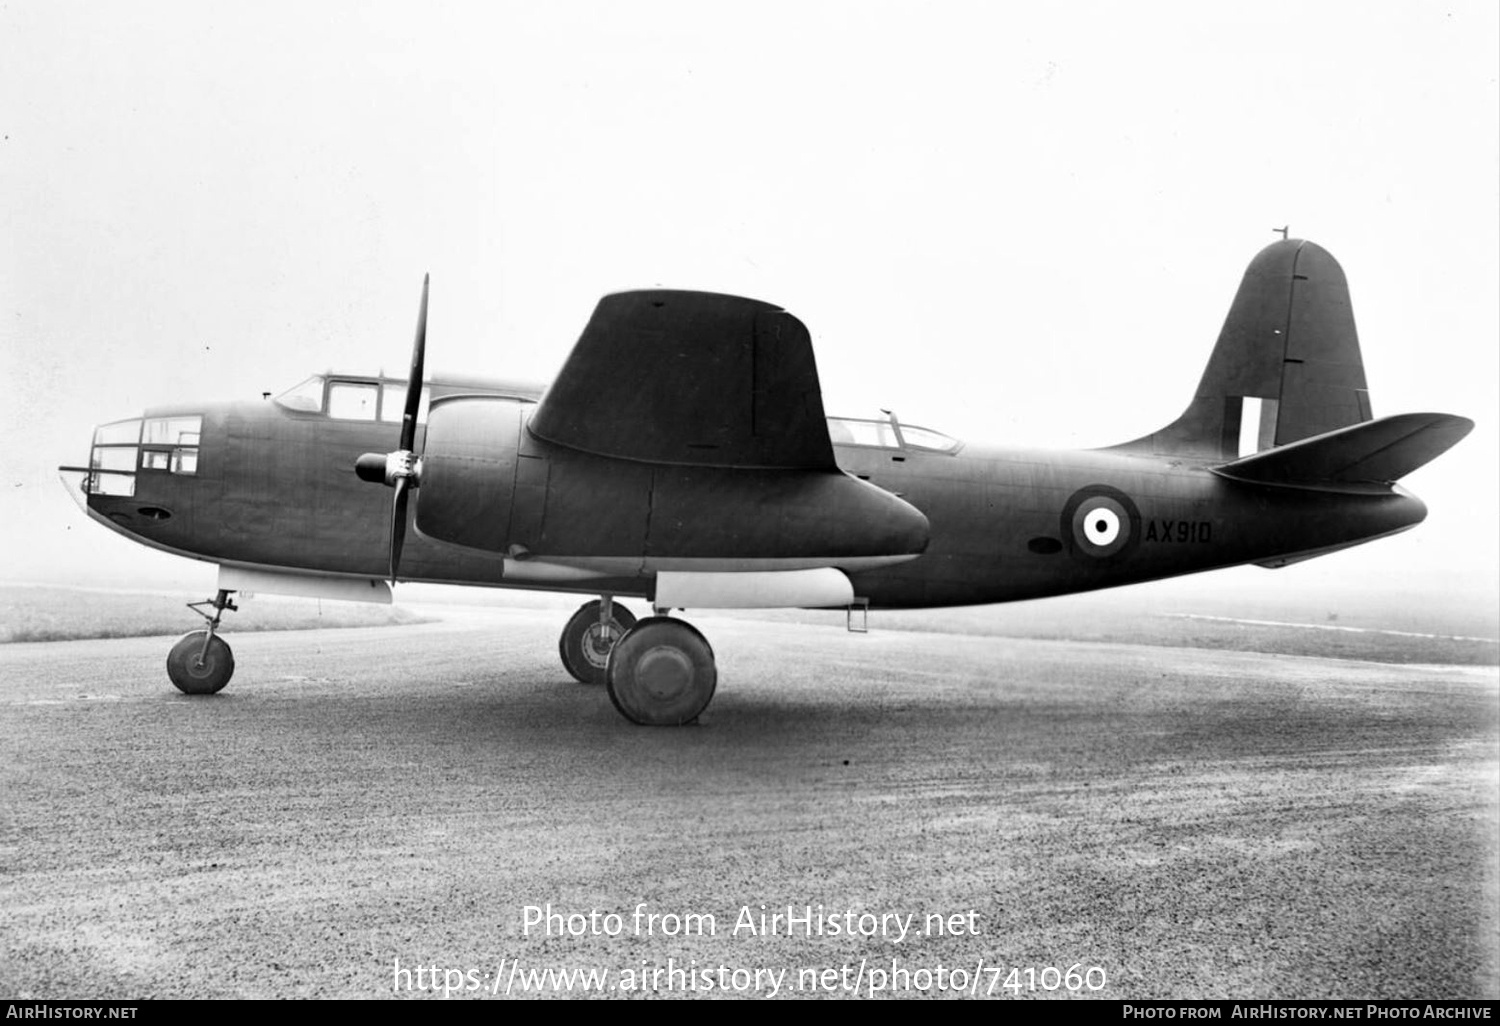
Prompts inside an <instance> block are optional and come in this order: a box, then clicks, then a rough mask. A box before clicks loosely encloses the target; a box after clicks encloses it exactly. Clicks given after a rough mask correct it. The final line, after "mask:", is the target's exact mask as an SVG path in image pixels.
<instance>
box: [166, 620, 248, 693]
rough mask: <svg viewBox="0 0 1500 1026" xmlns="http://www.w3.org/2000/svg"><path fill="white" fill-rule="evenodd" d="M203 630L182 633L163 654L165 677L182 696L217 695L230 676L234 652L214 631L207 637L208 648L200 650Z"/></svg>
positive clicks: (232, 671) (232, 668)
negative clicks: (177, 640) (164, 655)
mask: <svg viewBox="0 0 1500 1026" xmlns="http://www.w3.org/2000/svg"><path fill="white" fill-rule="evenodd" d="M207 633H208V632H207V631H194V632H193V633H191V634H185V635H183V637H182V640H181V641H179V642H177V644H175V645H173V646H172V651H171V652H170V653H169V654H168V655H167V676H168V677H171V678H172V683H173V684H176V685H177V690H178V691H181V692H182V693H183V694H185V695H213V694H217V693H218V692H220V691H222V690H224V685H225V684H228V683H229V678H230V677H233V676H234V653H233V652H231V651H230V650H229V646H228V645H227V644H226V643H225V642H224V639H223V638H221V637H219V636H218V635H217V634H215V635H214V636H213V637H211V638H209V639H208V651H207V652H205V651H204V650H203V636H204V635H205V634H207Z"/></svg>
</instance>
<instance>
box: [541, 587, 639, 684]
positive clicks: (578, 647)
mask: <svg viewBox="0 0 1500 1026" xmlns="http://www.w3.org/2000/svg"><path fill="white" fill-rule="evenodd" d="M634 626H635V617H634V616H632V615H631V613H630V610H628V609H626V608H625V607H624V606H620V605H616V604H615V603H614V600H613V599H612V598H611V597H610V596H608V595H606V596H604V597H603V598H602V599H600V600H599V601H598V602H587V603H584V604H583V605H582V606H580V607H579V609H578V612H576V613H574V614H573V617H572V619H570V620H569V621H568V625H567V626H566V627H564V628H563V632H562V637H560V638H559V639H558V640H557V651H558V653H559V654H560V655H561V656H562V664H563V666H564V667H566V668H567V671H568V672H569V673H571V674H572V675H573V678H574V679H575V680H577V681H578V682H579V683H581V684H603V683H604V677H605V668H606V667H607V666H608V665H609V653H610V651H611V650H612V649H613V648H614V647H615V645H616V644H618V643H619V641H620V639H621V638H622V637H624V636H625V633H626V632H627V631H628V630H630V628H632V627H634Z"/></svg>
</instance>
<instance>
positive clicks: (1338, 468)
mask: <svg viewBox="0 0 1500 1026" xmlns="http://www.w3.org/2000/svg"><path fill="white" fill-rule="evenodd" d="M1473 427H1474V422H1473V421H1471V420H1468V419H1467V418H1465V417H1455V416H1453V415H1451V414H1447V413H1403V414H1400V415H1398V416H1395V417H1382V418H1380V419H1379V420H1371V421H1366V422H1364V423H1362V424H1355V425H1353V426H1351V427H1346V428H1340V429H1338V430H1337V431H1329V432H1327V433H1325V434H1321V435H1315V436H1313V437H1312V438H1304V439H1302V440H1301V441H1298V442H1292V443H1290V444H1289V445H1283V446H1279V447H1277V448H1275V449H1268V450H1266V451H1265V452H1258V453H1256V454H1254V455H1253V456H1246V457H1245V458H1244V459H1239V460H1235V461H1234V462H1232V463H1226V464H1224V465H1222V466H1219V467H1215V468H1214V473H1216V474H1218V475H1219V476H1221V477H1227V478H1230V479H1232V480H1235V481H1246V482H1249V483H1252V484H1267V485H1281V486H1285V487H1292V488H1315V489H1323V490H1329V491H1368V490H1370V489H1372V488H1385V487H1388V486H1389V485H1390V484H1392V483H1393V482H1395V481H1398V480H1400V479H1401V478H1402V477H1405V476H1406V475H1407V474H1409V473H1411V472H1412V471H1413V470H1416V469H1417V468H1418V467H1420V466H1422V465H1424V464H1426V463H1427V462H1429V461H1430V460H1433V459H1436V458H1437V457H1438V456H1441V455H1442V454H1443V453H1445V452H1447V451H1448V450H1449V449H1450V448H1452V447H1453V446H1454V445H1455V444H1456V443H1457V442H1458V441H1459V440H1460V439H1462V438H1463V437H1464V436H1465V435H1467V434H1468V433H1469V432H1470V431H1471V430H1472V429H1473Z"/></svg>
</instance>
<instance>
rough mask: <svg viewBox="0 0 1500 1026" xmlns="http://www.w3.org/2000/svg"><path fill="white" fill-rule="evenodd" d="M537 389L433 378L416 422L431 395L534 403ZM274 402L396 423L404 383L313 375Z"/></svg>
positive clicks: (403, 401)
mask: <svg viewBox="0 0 1500 1026" xmlns="http://www.w3.org/2000/svg"><path fill="white" fill-rule="evenodd" d="M541 394H542V390H541V388H540V387H538V386H536V385H531V384H526V383H522V382H514V381H493V380H489V379H479V378H434V379H433V380H432V381H431V382H430V383H429V384H426V385H423V386H422V402H421V405H420V406H419V407H418V408H417V421H418V422H419V423H426V421H427V409H428V406H429V405H431V403H432V399H433V397H434V396H436V397H437V398H443V397H444V396H450V395H491V396H500V397H502V398H507V399H514V400H517V401H519V402H535V401H536V400H537V399H538V398H539V397H540V396H541ZM275 401H276V404H277V405H278V406H281V407H282V408H283V409H287V410H291V411H293V412H295V413H317V414H322V415H324V416H326V417H329V418H331V419H333V420H369V421H384V422H387V423H392V424H399V423H400V422H401V414H402V411H403V410H404V408H405V405H406V381H405V380H404V379H401V378H388V377H385V376H384V375H370V376H365V375H359V374H333V373H329V374H314V375H313V376H312V377H310V378H308V379H307V380H306V381H303V382H301V383H300V384H297V385H294V386H292V387H291V388H289V389H287V390H286V391H285V392H282V393H281V394H280V395H278V396H277V397H276V400H275Z"/></svg>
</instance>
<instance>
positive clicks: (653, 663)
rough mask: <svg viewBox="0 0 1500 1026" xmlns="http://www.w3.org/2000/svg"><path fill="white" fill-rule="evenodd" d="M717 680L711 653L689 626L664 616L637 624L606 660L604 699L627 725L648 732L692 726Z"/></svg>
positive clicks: (717, 674) (717, 672) (711, 695)
mask: <svg viewBox="0 0 1500 1026" xmlns="http://www.w3.org/2000/svg"><path fill="white" fill-rule="evenodd" d="M718 681H719V671H718V669H717V667H715V666H714V653H713V649H711V648H710V647H709V645H708V642H707V641H706V640H704V638H703V635H701V634H699V633H698V631H697V630H696V629H695V628H693V627H692V626H691V625H689V624H686V623H683V622H682V621H681V620H674V619H672V618H671V617H669V616H653V617H648V618H647V619H645V620H642V621H640V622H639V623H637V624H636V625H635V626H634V627H633V628H632V629H631V630H630V632H629V633H627V634H626V635H625V637H623V638H621V639H620V641H619V643H618V644H616V645H615V648H614V651H613V652H611V653H610V657H609V672H608V674H607V678H606V681H605V683H606V685H607V687H608V690H609V699H610V701H612V702H614V704H615V708H616V709H618V710H620V713H621V715H623V716H624V717H625V718H626V719H627V720H630V721H631V722H632V723H639V724H641V725H642V726H648V727H675V726H680V725H681V724H684V723H691V722H693V721H694V720H696V719H697V718H698V714H699V713H701V712H703V710H704V709H706V708H708V703H709V702H710V701H711V700H712V699H713V697H714V688H715V687H716V686H717V684H718Z"/></svg>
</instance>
